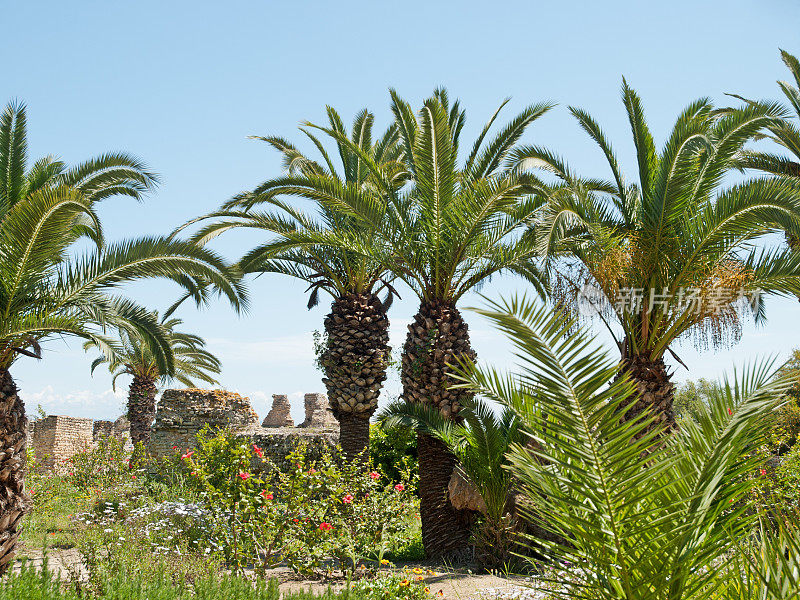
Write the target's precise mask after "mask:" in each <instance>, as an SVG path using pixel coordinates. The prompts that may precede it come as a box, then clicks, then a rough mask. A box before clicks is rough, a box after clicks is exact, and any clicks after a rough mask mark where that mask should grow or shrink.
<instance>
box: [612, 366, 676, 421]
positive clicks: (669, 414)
mask: <svg viewBox="0 0 800 600" xmlns="http://www.w3.org/2000/svg"><path fill="white" fill-rule="evenodd" d="M623 375H627V376H628V377H629V378H630V379H631V381H633V382H634V383H635V384H636V388H637V392H638V393H637V396H636V398H635V399H634V400H633V401H632V402H631V403H630V404H629V405H628V406H627V408H626V409H625V414H624V417H623V419H624V420H625V421H630V420H631V419H635V418H637V417H639V415H641V414H642V412H643V411H644V410H647V409H648V408H649V409H650V410H652V411H653V413H654V414H655V415H657V423H656V424H655V425H654V426H655V427H661V428H663V429H664V430H665V431H667V432H669V431H672V430H674V429H675V427H676V424H675V412H674V411H673V408H672V405H673V399H674V395H675V386H674V385H673V383H672V381H671V375H670V373H669V372H668V371H667V366H666V364H664V359H663V358H659V359H656V360H652V359H651V358H648V357H646V356H633V357H631V358H625V359H623V360H622V364H621V365H620V376H623Z"/></svg>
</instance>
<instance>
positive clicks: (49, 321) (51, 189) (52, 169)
mask: <svg viewBox="0 0 800 600" xmlns="http://www.w3.org/2000/svg"><path fill="white" fill-rule="evenodd" d="M154 183H155V178H154V176H153V175H152V174H151V173H149V172H148V171H147V170H146V169H145V168H144V166H143V165H142V164H141V163H140V162H139V161H138V160H136V159H134V158H132V157H130V156H128V155H125V154H105V155H102V156H99V157H98V158H95V159H92V160H89V161H87V162H85V163H82V164H79V165H77V166H76V167H72V168H68V167H67V166H66V165H65V164H64V163H63V162H61V161H59V160H56V159H55V158H53V157H46V158H43V159H40V160H38V161H37V162H35V163H34V164H33V166H32V167H31V168H30V170H28V169H27V138H26V114H25V107H24V106H23V105H21V104H9V105H8V106H7V107H6V109H5V111H4V112H3V114H2V116H0V574H2V573H3V572H5V571H6V570H7V569H8V567H9V566H10V562H11V560H12V558H13V556H14V553H15V550H16V546H17V539H18V537H19V533H20V529H19V523H20V520H21V519H22V516H23V514H24V513H25V511H26V509H27V506H28V502H27V496H26V493H25V458H26V448H25V427H26V422H27V419H26V416H25V406H24V404H23V402H22V399H21V398H20V396H19V394H18V390H17V386H16V384H15V382H14V379H13V377H12V376H11V371H10V369H11V367H12V365H13V363H14V362H15V361H16V360H17V359H18V358H19V357H21V356H25V357H33V358H41V351H42V344H43V343H44V342H45V341H47V340H48V339H50V338H51V337H53V336H62V335H75V336H78V337H82V338H85V339H90V340H93V341H94V342H96V344H97V346H98V348H100V349H101V350H102V351H104V352H108V353H111V352H113V341H112V340H110V339H109V338H108V337H107V336H106V335H105V334H104V332H105V330H106V329H108V328H123V329H128V330H131V331H135V332H136V334H137V335H140V336H141V337H142V338H143V339H144V340H146V342H147V343H148V344H149V345H151V346H152V351H153V352H154V354H155V356H156V357H157V360H158V362H159V363H160V364H161V365H162V367H163V368H164V369H167V370H170V369H171V368H172V367H171V365H172V362H173V360H172V356H173V354H172V349H171V347H170V345H169V342H168V340H167V339H166V336H165V335H164V331H163V328H162V327H161V325H160V324H159V323H158V322H157V320H156V319H155V318H154V317H153V315H152V314H151V313H150V312H148V311H147V310H145V309H144V308H142V307H140V306H138V305H136V304H135V303H133V302H131V301H130V300H128V299H126V298H124V297H120V296H117V295H114V294H113V292H114V290H115V288H117V287H119V286H120V285H121V284H124V283H125V282H128V281H132V280H137V279H143V278H148V277H166V278H170V279H172V280H174V281H176V282H178V283H179V284H181V285H183V286H185V287H188V288H189V289H198V288H199V287H200V286H201V285H209V284H211V285H213V286H214V287H216V288H217V289H218V290H220V291H221V293H224V294H225V295H227V296H228V298H229V299H230V300H231V302H232V303H233V304H234V306H237V307H238V306H241V304H242V302H243V297H242V293H243V288H242V287H241V284H240V283H238V280H237V278H236V272H235V271H234V270H233V269H231V268H230V267H229V266H227V265H226V264H225V263H224V262H223V261H222V260H221V259H220V258H219V257H217V256H216V255H215V254H213V253H211V252H208V251H207V250H204V249H202V248H198V247H197V246H196V245H195V244H192V243H189V242H183V241H176V240H168V239H163V238H143V239H139V240H132V241H125V242H119V243H115V244H111V245H104V242H103V235H102V229H101V226H100V220H99V218H98V216H97V214H96V212H95V204H96V203H97V202H99V201H101V200H103V199H104V198H107V197H110V196H115V195H127V196H131V197H134V198H140V197H141V196H142V194H143V193H144V192H146V191H147V190H149V189H151V188H152V187H153V185H154ZM81 240H83V241H86V240H88V241H89V242H90V243H91V244H92V247H91V248H90V249H89V250H87V251H84V252H83V253H82V254H80V255H78V256H77V257H76V256H74V255H72V254H71V253H70V251H71V250H72V249H73V247H74V245H75V243H76V242H78V241H81ZM73 254H74V253H73Z"/></svg>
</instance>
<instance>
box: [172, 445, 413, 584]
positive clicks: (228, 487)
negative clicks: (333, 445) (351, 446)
mask: <svg viewBox="0 0 800 600" xmlns="http://www.w3.org/2000/svg"><path fill="white" fill-rule="evenodd" d="M183 457H184V460H185V461H186V464H187V465H188V468H189V470H190V472H191V476H192V478H193V480H194V481H195V484H196V485H197V486H198V487H199V489H200V490H201V491H200V497H201V499H202V502H203V504H204V505H205V507H206V508H207V510H208V511H209V515H210V517H211V520H212V527H211V528H210V531H211V535H212V538H213V539H212V540H211V541H210V546H211V547H213V548H217V549H220V550H221V551H222V552H223V554H224V557H225V559H226V560H227V561H228V562H229V563H230V564H231V565H232V566H233V567H234V569H241V568H242V567H244V566H245V565H246V564H251V563H254V562H256V561H258V562H259V563H260V565H261V568H262V569H266V568H267V567H270V566H272V565H274V564H276V563H277V562H279V561H285V562H286V563H287V564H288V565H289V566H290V567H291V568H292V569H293V570H295V571H296V572H302V573H311V572H318V571H319V570H321V569H322V568H323V563H324V561H325V559H326V558H334V559H336V561H337V564H338V566H339V567H340V568H341V569H342V570H345V571H348V572H353V570H354V569H355V568H356V566H358V564H359V563H360V562H361V561H362V560H363V559H364V558H366V557H378V558H380V557H382V556H383V554H384V553H386V552H387V551H390V550H392V549H394V548H396V547H397V546H399V545H401V544H404V543H409V542H411V541H412V537H413V535H414V534H415V533H416V530H415V529H414V528H409V522H410V521H411V519H412V515H413V514H414V513H415V512H416V503H415V500H414V499H413V498H412V496H411V494H410V492H409V490H410V489H411V488H412V487H413V483H412V481H411V480H410V475H409V474H408V473H407V474H405V476H404V477H403V479H402V480H401V481H400V482H398V483H396V484H388V485H384V484H382V483H381V481H380V479H381V477H380V474H379V473H378V472H377V471H371V470H364V468H363V466H361V465H360V463H346V464H344V465H341V466H339V465H337V464H336V463H335V462H334V461H333V459H332V458H331V456H330V455H329V454H324V455H323V456H322V457H321V458H320V459H319V460H310V459H309V458H308V455H307V453H306V452H305V451H304V447H302V446H300V447H298V448H297V449H296V450H295V451H294V452H292V453H291V454H290V455H289V456H288V457H287V458H288V462H289V463H290V464H291V465H293V466H292V468H290V469H288V471H280V470H278V469H276V468H273V466H271V465H267V464H262V467H264V468H263V469H262V470H261V473H267V474H268V475H260V474H258V473H253V472H251V465H252V464H254V462H256V461H255V460H254V459H255V458H258V459H259V460H262V461H265V462H266V459H265V458H264V455H263V452H262V451H261V449H260V448H258V446H255V445H251V444H250V443H249V442H248V441H246V440H244V439H242V438H237V437H236V436H235V435H233V434H232V433H231V432H229V431H220V432H212V431H210V430H204V431H202V432H201V433H200V435H198V438H197V449H196V450H195V451H193V452H186V453H185V454H184V455H183Z"/></svg>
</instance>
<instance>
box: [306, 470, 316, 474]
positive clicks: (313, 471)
mask: <svg viewBox="0 0 800 600" xmlns="http://www.w3.org/2000/svg"><path fill="white" fill-rule="evenodd" d="M316 472H317V470H316V469H309V470H308V474H309V475H313V474H314V473H316Z"/></svg>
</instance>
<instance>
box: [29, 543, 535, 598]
mask: <svg viewBox="0 0 800 600" xmlns="http://www.w3.org/2000/svg"><path fill="white" fill-rule="evenodd" d="M26 558H27V559H28V560H29V561H30V563H29V564H31V565H33V566H35V567H41V565H42V563H43V558H44V557H43V555H42V553H41V551H31V550H29V551H28V552H26ZM47 560H48V567H49V568H50V570H52V571H55V572H59V573H60V574H61V577H62V578H63V579H68V578H70V577H78V578H84V577H86V575H87V573H86V570H85V568H84V566H83V564H82V561H81V555H80V552H78V550H77V548H68V549H53V550H50V551H49V552H48V556H47ZM403 566H406V567H410V568H413V567H416V566H422V567H424V568H425V569H430V570H434V571H435V573H436V575H427V576H426V577H425V584H426V585H427V586H428V587H430V588H431V592H432V593H433V594H436V593H437V592H439V590H442V597H443V598H445V599H447V600H540V599H544V598H545V597H546V595H545V593H543V592H537V591H535V590H534V589H533V587H534V586H535V582H534V580H532V579H530V578H526V577H521V576H513V575H512V576H503V577H499V576H497V575H493V574H488V573H473V572H471V571H470V570H469V569H448V570H442V568H441V567H433V566H431V565H429V564H420V565H417V564H408V565H403ZM19 568H20V564H19V563H18V564H17V565H16V566H15V567H14V570H19ZM268 576H272V577H276V578H277V579H279V580H280V581H281V584H280V588H281V590H285V591H295V590H301V589H309V588H310V589H311V590H313V591H315V592H323V591H325V590H326V589H327V588H328V587H329V586H332V587H334V588H339V587H342V586H343V585H344V583H343V582H336V581H334V582H329V581H306V580H298V579H296V578H295V577H294V575H293V573H292V572H291V571H290V570H289V569H288V568H285V567H278V568H275V569H272V570H271V571H268Z"/></svg>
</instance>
